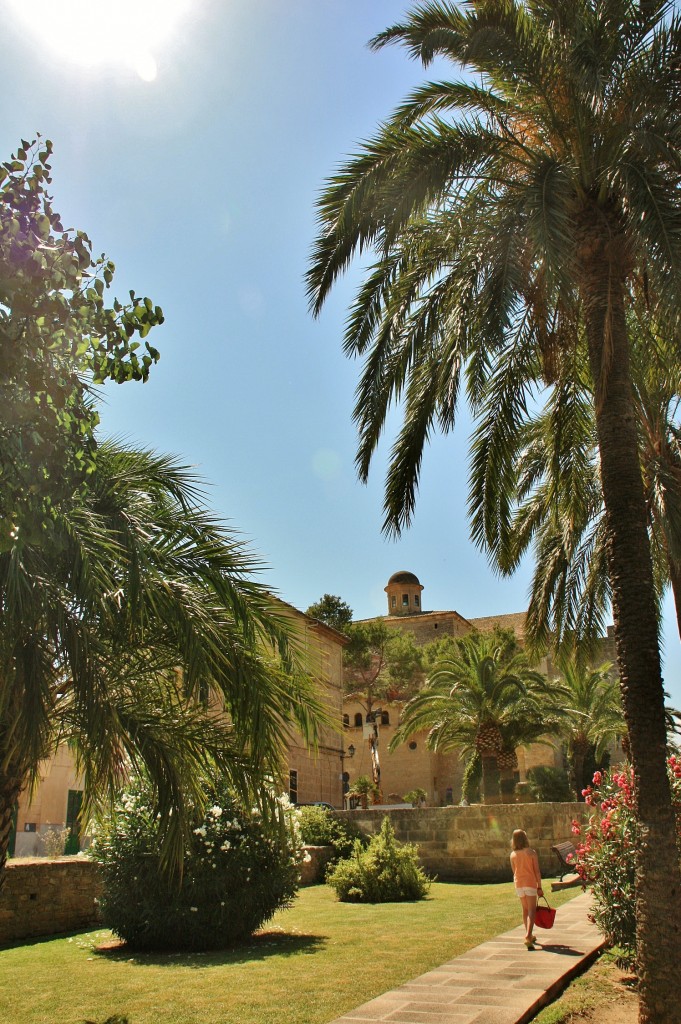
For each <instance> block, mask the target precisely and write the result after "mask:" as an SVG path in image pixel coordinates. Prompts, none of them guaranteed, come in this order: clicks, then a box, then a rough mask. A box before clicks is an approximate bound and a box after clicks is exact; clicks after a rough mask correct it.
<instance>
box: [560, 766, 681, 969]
mask: <svg viewBox="0 0 681 1024" xmlns="http://www.w3.org/2000/svg"><path fill="white" fill-rule="evenodd" d="M667 769H668V772H669V781H670V785H671V788H672V793H673V798H674V801H675V805H676V808H677V819H676V820H677V838H678V840H679V855H680V857H681V758H679V757H676V756H672V757H670V758H669V759H668V761H667ZM582 795H583V796H584V799H585V800H586V802H587V804H589V805H590V806H591V807H593V808H594V813H593V814H592V815H591V817H590V818H589V822H588V824H587V825H586V826H582V825H580V823H579V822H577V821H573V823H572V832H573V834H574V835H575V836H577V837H578V839H576V840H575V843H576V844H578V845H577V855H576V857H575V870H576V871H577V872H578V873H579V875H580V877H581V879H582V884H583V885H584V887H585V888H586V887H587V886H588V887H589V888H590V889H591V892H592V895H593V901H594V908H593V915H594V920H595V922H596V924H597V925H598V927H599V929H600V931H601V932H602V933H603V935H605V937H606V939H607V940H608V942H609V943H610V944H611V945H614V946H618V947H620V951H621V956H620V959H621V960H622V961H623V962H625V963H627V964H628V965H630V966H634V965H635V961H636V888H635V882H636V878H635V864H636V857H635V853H636V846H637V843H638V838H639V832H640V826H639V823H638V821H637V819H636V815H635V810H634V779H633V769H632V768H631V767H630V766H629V765H626V766H625V767H623V768H620V769H613V770H612V771H607V772H596V773H595V774H594V777H593V785H592V786H588V787H587V788H586V789H585V790H583V793H582Z"/></svg>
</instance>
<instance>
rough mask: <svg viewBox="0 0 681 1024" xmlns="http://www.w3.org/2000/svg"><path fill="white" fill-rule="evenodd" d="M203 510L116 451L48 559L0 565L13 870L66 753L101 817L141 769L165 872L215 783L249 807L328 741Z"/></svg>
mask: <svg viewBox="0 0 681 1024" xmlns="http://www.w3.org/2000/svg"><path fill="white" fill-rule="evenodd" d="M199 496H200V492H199V491H198V489H197V481H196V480H195V479H194V478H193V477H192V475H191V474H190V473H189V472H188V470H187V469H186V468H184V467H182V466H180V465H179V464H178V463H177V462H176V461H175V460H173V459H172V458H168V457H163V456H158V455H155V454H153V453H150V452H144V451H136V450H132V449H127V448H123V447H121V446H119V445H115V444H103V445H102V446H101V447H100V449H99V453H98V459H97V466H96V470H95V474H94V476H93V477H92V478H91V481H90V485H89V487H88V493H87V496H86V497H85V498H81V499H80V500H76V499H74V500H73V501H72V502H69V503H65V504H64V506H63V507H61V508H60V509H59V510H58V512H57V515H56V518H55V525H54V529H53V532H52V534H51V535H50V537H49V543H40V544H37V545H35V546H33V545H31V544H30V543H23V542H22V539H21V537H18V538H16V540H15V543H14V545H13V547H12V548H11V549H10V550H8V551H3V552H2V553H1V554H0V857H1V858H2V860H1V863H2V865H3V866H4V860H5V857H6V852H7V844H8V837H9V829H10V823H11V817H12V813H13V810H14V807H15V804H16V801H17V798H18V796H19V793H20V792H21V791H22V790H23V789H24V787H25V786H27V785H30V784H31V783H32V782H34V781H35V780H36V778H37V774H38V770H39V764H40V761H41V760H42V759H43V758H45V757H47V756H49V755H50V753H51V752H52V751H53V750H54V748H55V745H56V744H57V743H58V742H60V741H67V742H69V743H70V744H72V746H73V748H74V750H75V752H76V756H77V760H78V765H79V767H80V768H81V769H82V770H83V772H84V775H85V784H86V803H87V804H89V806H90V807H92V806H93V805H94V804H95V802H96V800H97V798H103V797H104V798H105V797H106V796H107V795H108V796H111V795H113V794H114V793H116V792H117V791H118V790H119V789H120V786H121V783H122V782H123V780H124V778H125V776H126V774H127V773H128V772H129V771H130V770H131V769H132V770H136V769H140V770H144V771H146V772H147V773H148V774H149V776H150V778H151V780H152V783H153V785H154V787H155V791H156V793H157V796H158V809H159V812H160V814H161V817H162V822H163V835H164V847H163V849H164V859H165V863H166V864H167V865H168V866H169V867H172V866H173V865H174V864H177V863H178V860H179V861H180V862H181V856H182V849H183V835H184V829H185V828H186V827H187V815H186V814H185V809H186V808H187V806H188V805H190V804H191V803H192V802H196V803H198V804H199V805H200V803H201V801H202V799H203V783H204V781H205V778H206V774H207V772H208V771H209V769H210V768H211V767H214V768H215V767H216V768H217V769H218V770H219V771H221V772H222V773H223V774H224V775H226V777H227V778H229V779H230V780H231V782H232V783H233V784H234V785H235V786H236V788H237V789H238V791H239V792H240V793H241V794H242V795H244V796H245V795H246V794H249V795H250V796H253V794H254V793H255V792H256V791H257V790H258V789H259V788H260V787H262V785H263V780H264V778H265V776H266V775H267V774H268V773H275V772H276V771H277V770H278V766H279V756H280V753H281V750H282V743H283V741H284V738H285V735H286V731H287V730H288V729H289V728H290V727H291V726H293V725H295V726H297V727H298V728H299V729H300V730H301V731H302V733H303V735H304V736H305V737H306V739H307V740H309V741H311V742H313V741H314V739H315V735H316V723H317V722H318V721H319V719H320V706H319V702H318V700H317V699H316V697H314V695H313V693H314V691H313V689H312V686H311V683H310V682H309V681H308V680H307V679H306V677H305V676H304V675H303V674H302V672H301V668H300V666H301V654H300V651H299V650H297V646H298V645H297V640H296V637H295V635H294V634H293V633H292V631H291V628H290V627H287V625H286V619H285V618H284V616H283V615H282V613H281V610H279V609H278V607H277V603H276V601H275V599H274V598H273V597H272V595H271V594H270V593H268V591H267V590H265V589H264V587H263V586H262V585H261V584H258V583H257V582H254V580H253V579H252V574H253V572H254V571H255V569H256V568H257V563H256V561H255V559H254V557H253V556H252V554H250V553H249V551H248V550H247V549H246V548H245V547H244V545H243V544H242V543H241V542H240V541H239V540H238V538H237V537H236V536H235V535H233V534H231V533H229V532H227V531H226V530H225V528H224V527H223V526H222V525H221V524H220V523H219V522H218V521H217V520H215V519H214V518H213V517H212V516H211V515H210V514H209V513H208V512H206V511H205V510H204V508H203V507H202V505H201V504H200V501H199ZM280 608H281V606H280ZM223 708H224V710H225V711H226V713H227V715H226V716H225V715H220V714H217V713H216V712H219V711H222V710H223Z"/></svg>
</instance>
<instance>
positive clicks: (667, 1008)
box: [580, 210, 681, 1024]
mask: <svg viewBox="0 0 681 1024" xmlns="http://www.w3.org/2000/svg"><path fill="white" fill-rule="evenodd" d="M605 220H606V218H605V217H604V215H603V212H602V211H601V210H594V211H589V216H588V219H587V218H585V227H584V234H583V243H584V244H583V246H582V252H581V253H580V256H581V264H582V265H581V269H582V271H583V278H582V289H581V292H582V298H583V300H584V307H585V319H586V328H587V338H588V345H589V360H590V365H591V372H592V375H593V379H594V388H595V396H596V398H595V404H596V426H597V431H598V445H599V453H600V460H601V481H602V486H603V500H604V505H605V512H606V522H607V528H608V565H609V573H610V582H611V586H612V603H613V616H614V621H615V638H616V643H617V660H618V666H619V671H620V678H621V684H622V700H623V705H624V714H625V718H626V721H627V726H628V729H629V737H630V741H631V753H632V762H633V767H634V778H635V787H636V808H637V814H638V817H639V820H640V822H641V825H642V829H641V835H642V839H641V844H640V848H639V849H638V851H637V866H636V893H637V908H636V911H637V913H636V918H637V948H638V960H639V979H640V996H641V1002H640V1021H641V1024H681V977H680V975H679V963H681V873H680V871H679V861H678V853H677V848H676V840H675V835H674V812H673V808H672V802H671V793H670V788H669V781H668V778H667V771H666V730H665V718H664V693H663V686H662V672H661V665H660V653H659V644H658V622H657V611H656V604H655V591H654V586H653V571H652V562H651V557H650V545H649V539H648V531H647V513H646V505H645V498H644V491H643V482H642V477H641V469H640V464H639V453H638V443H637V433H636V421H635V411H634V410H635V406H634V400H633V391H632V387H631V378H630V368H629V342H628V336H627V325H626V318H625V302H624V281H625V279H626V273H627V267H626V265H625V260H626V257H627V248H626V244H625V239H624V238H623V237H622V236H621V235H620V233H619V231H618V225H617V222H616V218H615V217H614V216H613V217H611V218H609V222H606V223H604V222H605Z"/></svg>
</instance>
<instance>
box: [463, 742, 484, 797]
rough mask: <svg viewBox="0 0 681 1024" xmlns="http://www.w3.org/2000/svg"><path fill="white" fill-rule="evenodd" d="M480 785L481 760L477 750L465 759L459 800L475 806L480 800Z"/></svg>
mask: <svg viewBox="0 0 681 1024" xmlns="http://www.w3.org/2000/svg"><path fill="white" fill-rule="evenodd" d="M481 784H482V758H481V757H480V754H479V753H478V751H477V750H473V751H472V752H471V753H470V754H469V756H468V757H467V759H466V765H465V767H464V770H463V778H462V780H461V799H462V800H467V801H468V803H469V804H476V803H478V801H479V800H480V786H481Z"/></svg>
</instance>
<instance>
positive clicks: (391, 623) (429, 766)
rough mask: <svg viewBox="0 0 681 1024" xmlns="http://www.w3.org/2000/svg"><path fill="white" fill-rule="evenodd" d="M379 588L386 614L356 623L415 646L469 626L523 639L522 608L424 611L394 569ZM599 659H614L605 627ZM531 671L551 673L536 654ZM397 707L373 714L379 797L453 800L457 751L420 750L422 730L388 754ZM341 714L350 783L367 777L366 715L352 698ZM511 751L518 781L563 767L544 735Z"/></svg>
mask: <svg viewBox="0 0 681 1024" xmlns="http://www.w3.org/2000/svg"><path fill="white" fill-rule="evenodd" d="M384 589H385V593H386V596H387V614H386V615H384V616H378V617H374V618H370V619H361V620H358V621H359V622H364V623H366V622H375V621H381V622H383V623H384V624H385V625H386V626H388V627H389V628H390V629H395V630H401V631H402V632H405V633H411V634H412V635H413V637H414V640H415V641H416V643H417V644H418V645H419V646H423V645H425V644H427V643H431V642H432V641H434V640H438V639H439V638H441V637H443V636H451V637H455V638H456V637H462V636H465V635H466V634H467V633H471V632H472V631H473V630H478V631H480V632H483V633H485V632H491V631H492V630H493V629H494V628H495V627H497V626H498V627H500V628H502V629H510V630H512V631H513V633H514V634H515V636H516V638H517V639H518V642H519V643H520V644H523V642H524V639H525V618H526V613H525V612H514V613H512V614H506V615H486V616H483V617H482V618H480V617H477V618H466V617H464V616H463V615H461V614H460V613H459V612H458V611H454V610H449V611H427V610H425V609H424V607H423V601H422V594H423V590H424V586H423V584H422V583H421V582H420V581H419V579H418V577H417V576H415V575H414V573H411V572H405V571H402V572H396V573H394V574H393V575H392V576H391V577H390V579H389V580H388V583H387V586H386V587H385V588H384ZM601 660H603V661H605V660H611V661H614V660H615V650H614V640H613V637H612V628H609V630H608V636H607V638H606V637H604V638H603V642H602V656H601ZM537 669H538V670H539V671H540V672H542V673H544V674H546V675H547V676H549V677H551V676H552V675H555V674H557V670H556V668H555V666H554V665H553V663H552V662H551V659H550V658H549V657H545V658H542V660H541V661H540V663H539V664H538V665H537ZM402 707H403V703H400V702H399V701H393V702H384V703H383V704H382V705H381V708H380V713H379V714H378V715H377V725H378V730H379V756H380V763H381V790H382V793H383V800H384V801H385V802H393V801H394V800H396V799H397V798H401V797H402V796H403V795H404V794H405V793H407V792H409V791H410V790H413V789H417V788H418V789H423V790H424V791H425V792H426V794H427V802H428V804H431V805H435V806H441V805H445V804H448V803H458V802H459V800H460V796H461V781H462V777H463V768H464V764H463V761H462V760H461V758H460V756H459V754H458V753H456V752H454V753H451V754H435V753H432V752H431V751H429V750H427V749H426V745H425V734H423V735H418V734H417V735H414V736H413V737H412V738H411V741H410V742H409V743H404V744H401V746H399V747H398V748H397V750H396V751H395V752H394V753H392V754H389V753H388V744H389V743H390V740H391V739H392V737H393V735H394V733H395V729H396V726H397V724H398V722H399V716H400V712H401V709H402ZM343 712H344V714H343V728H344V731H345V749H346V751H347V750H349V749H350V748H353V749H354V754H353V756H352V758H348V757H346V759H345V770H346V772H347V780H348V782H349V784H350V786H352V782H353V781H354V779H356V778H357V777H358V776H360V775H369V776H370V775H371V757H370V750H369V742H368V740H367V739H366V738H365V731H366V728H365V727H366V721H365V719H366V714H365V711H364V709H363V708H362V706H361V704H360V703H359V702H358V701H356V700H352V699H346V700H345V701H344V704H343ZM517 753H518V773H517V779H518V781H524V780H525V779H526V777H527V772H528V771H529V769H530V768H535V767H538V766H540V765H550V766H553V767H557V768H562V767H564V761H563V755H562V752H561V750H560V746H559V745H558V744H557V743H552V741H551V738H550V737H547V742H546V743H541V744H540V743H534V744H532V745H531V746H529V747H526V748H522V749H519V750H518V752H517Z"/></svg>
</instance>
